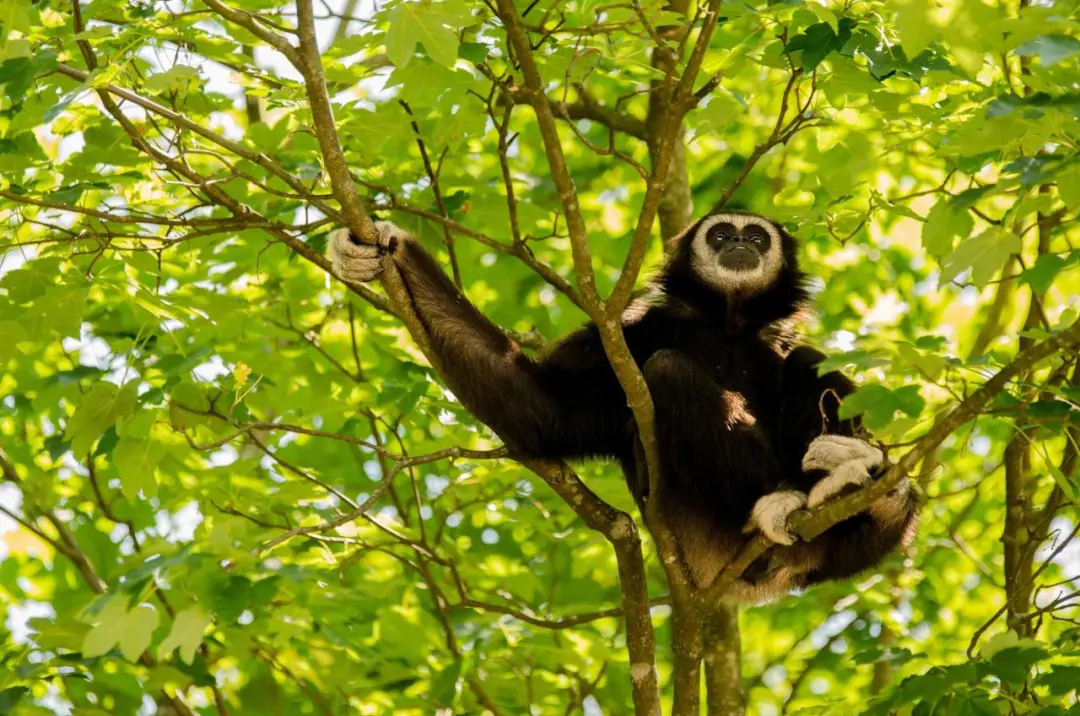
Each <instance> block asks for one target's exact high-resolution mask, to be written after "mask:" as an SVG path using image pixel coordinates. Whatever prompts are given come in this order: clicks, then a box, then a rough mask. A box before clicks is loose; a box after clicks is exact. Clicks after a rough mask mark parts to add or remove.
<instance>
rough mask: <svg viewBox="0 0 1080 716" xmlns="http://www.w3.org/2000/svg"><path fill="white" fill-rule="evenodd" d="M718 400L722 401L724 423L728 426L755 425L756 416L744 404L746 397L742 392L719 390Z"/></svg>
mask: <svg viewBox="0 0 1080 716" xmlns="http://www.w3.org/2000/svg"><path fill="white" fill-rule="evenodd" d="M720 400H721V401H723V403H724V424H725V425H727V427H728V428H733V427H735V426H736V425H756V424H757V418H755V417H754V414H753V413H751V412H750V409H749V408H748V407H747V405H746V398H745V397H743V394H742V393H736V392H734V391H731V390H722V391H720Z"/></svg>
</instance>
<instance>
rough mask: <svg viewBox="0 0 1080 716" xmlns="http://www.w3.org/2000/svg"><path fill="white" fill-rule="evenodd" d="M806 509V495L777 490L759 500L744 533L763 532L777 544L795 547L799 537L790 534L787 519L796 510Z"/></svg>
mask: <svg viewBox="0 0 1080 716" xmlns="http://www.w3.org/2000/svg"><path fill="white" fill-rule="evenodd" d="M804 507H806V495H805V494H803V493H802V492H797V491H796V490H777V491H776V492H770V493H769V494H768V495H765V496H764V497H761V498H759V499H758V501H757V502H756V503H754V510H753V511H752V512H751V513H750V522H748V523H747V525H746V527H744V528H743V532H744V533H747V532H753V531H755V530H761V532H762V534H764V535H765V536H766V537H768V538H769V539H770V540H772V541H773V542H775V543H776V544H782V545H789V546H790V545H793V544H795V540H796V539H798V536H797V535H794V534H792V533H791V532H788V528H787V519H788V515H790V514H791V513H792V512H794V511H795V510H801V509H802V508H804Z"/></svg>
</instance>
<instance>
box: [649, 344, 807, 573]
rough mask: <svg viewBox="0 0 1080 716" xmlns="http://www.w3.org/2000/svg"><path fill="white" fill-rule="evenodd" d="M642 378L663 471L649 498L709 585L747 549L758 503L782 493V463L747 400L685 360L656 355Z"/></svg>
mask: <svg viewBox="0 0 1080 716" xmlns="http://www.w3.org/2000/svg"><path fill="white" fill-rule="evenodd" d="M642 372H643V374H644V376H645V381H646V383H647V384H648V386H649V392H650V393H651V394H652V398H653V404H654V406H655V409H656V412H655V415H656V436H657V441H658V443H659V449H660V460H661V462H662V464H663V469H664V474H663V475H662V476H661V480H660V482H659V494H657V495H654V496H650V499H656V500H658V503H659V504H658V508H659V512H660V515H661V518H662V519H663V520H664V523H665V525H666V526H667V528H668V529H670V530H671V531H672V532H673V533H674V535H675V538H676V540H677V542H678V544H679V549H680V552H681V553H682V558H683V560H684V562H685V564H686V566H687V567H688V568H689V571H690V574H691V576H692V577H693V579H694V582H695V583H696V584H697V585H698V586H705V585H708V584H709V583H711V582H712V580H713V578H714V577H715V576H716V575H717V574H718V573H719V572H720V570H721V569H723V568H724V567H725V566H726V565H727V563H728V562H729V561H730V560H731V558H732V556H733V555H734V554H735V552H736V551H737V550H738V549H739V548H740V547H741V546H742V544H743V543H744V541H745V538H744V537H743V535H742V527H743V525H744V524H745V523H746V521H747V518H749V517H750V512H751V508H753V506H754V502H755V501H756V500H757V499H758V498H759V497H761V496H762V494H764V493H766V492H771V491H773V490H775V489H776V488H777V487H778V485H779V476H780V474H781V468H780V463H779V461H778V460H776V459H775V457H774V455H773V451H772V450H771V449H770V446H769V444H768V441H767V439H766V437H765V435H764V433H763V432H762V431H761V428H760V426H758V425H757V419H756V417H755V416H754V415H753V414H752V413H750V412H749V410H748V409H747V404H746V401H745V400H744V399H743V396H742V395H740V394H739V393H737V392H734V391H729V390H725V389H724V388H723V387H722V386H721V385H720V384H718V383H717V382H716V381H715V380H714V379H713V376H712V374H711V373H710V372H709V371H707V370H705V369H703V368H701V367H699V366H698V365H697V364H695V363H694V362H693V361H692V360H690V359H689V358H687V357H686V356H685V355H683V354H681V353H679V352H678V351H675V350H661V351H658V352H656V353H654V354H653V355H652V356H651V357H650V358H649V359H648V360H647V361H646V362H645V366H644V369H643V371H642ZM639 460H640V458H639ZM802 499H804V498H800V504H801V500H802Z"/></svg>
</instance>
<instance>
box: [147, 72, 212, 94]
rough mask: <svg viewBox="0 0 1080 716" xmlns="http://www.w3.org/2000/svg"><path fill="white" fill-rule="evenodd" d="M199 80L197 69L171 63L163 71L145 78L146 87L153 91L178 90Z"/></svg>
mask: <svg viewBox="0 0 1080 716" xmlns="http://www.w3.org/2000/svg"><path fill="white" fill-rule="evenodd" d="M199 80H200V77H199V70H198V69H197V68H195V67H188V66H187V65H173V66H172V67H171V68H170V69H168V70H167V71H165V72H158V73H157V74H154V75H151V76H150V77H148V78H147V79H146V85H145V86H146V88H147V89H149V90H151V91H153V92H180V91H182V90H185V89H187V87H188V85H189V84H190V83H192V82H197V81H199Z"/></svg>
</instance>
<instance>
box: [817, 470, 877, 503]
mask: <svg viewBox="0 0 1080 716" xmlns="http://www.w3.org/2000/svg"><path fill="white" fill-rule="evenodd" d="M873 467H874V465H872V464H870V462H869V461H867V460H850V461H848V462H845V463H844V464H843V465H841V466H840V467H838V468H836V469H835V470H833V471H832V472H830V473H829V474H828V475H827V476H826V477H825V478H823V479H821V480H819V481H818V483H817V484H816V485H814V487H813V488H812V489H811V490H810V496H809V497H808V498H807V500H806V506H807V507H817V506H818V505H821V504H824V503H826V502H828V501H829V500H831V499H832V498H834V497H836V496H837V495H839V494H841V493H844V492H850V491H851V490H853V489H855V488H859V487H862V486H863V485H865V484H867V483H869V482H870V470H871V469H872V468H873Z"/></svg>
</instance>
